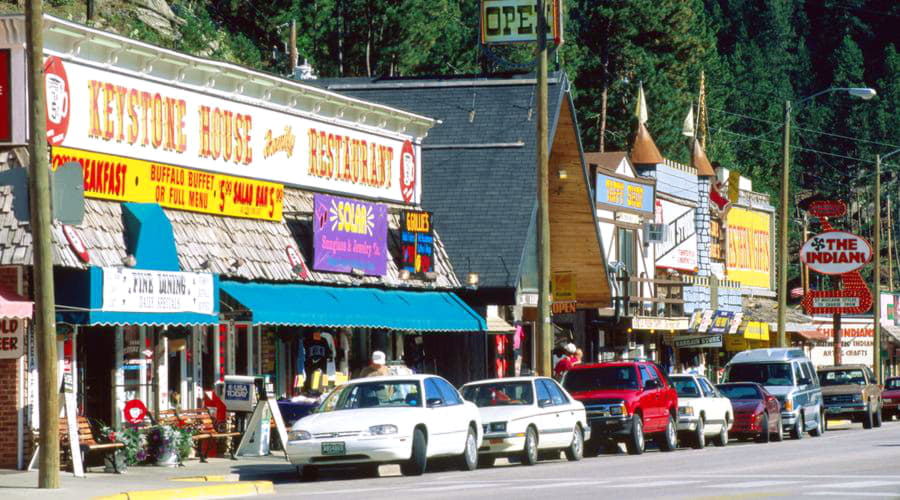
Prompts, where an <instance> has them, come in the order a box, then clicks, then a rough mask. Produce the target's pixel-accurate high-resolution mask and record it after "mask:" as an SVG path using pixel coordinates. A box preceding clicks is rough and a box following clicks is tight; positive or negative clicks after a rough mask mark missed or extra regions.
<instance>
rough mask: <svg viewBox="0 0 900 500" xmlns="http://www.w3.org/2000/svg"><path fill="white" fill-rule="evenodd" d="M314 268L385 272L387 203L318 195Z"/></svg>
mask: <svg viewBox="0 0 900 500" xmlns="http://www.w3.org/2000/svg"><path fill="white" fill-rule="evenodd" d="M314 205H315V208H314V211H313V253H314V259H313V269H315V270H317V271H334V272H339V273H349V272H352V270H353V269H359V270H361V271H362V272H363V273H365V274H367V275H370V276H384V274H385V273H386V272H387V244H386V241H387V229H388V223H387V206H386V205H380V204H375V203H366V202H364V201H357V200H351V199H348V198H338V197H337V196H328V195H324V194H317V195H315V197H314Z"/></svg>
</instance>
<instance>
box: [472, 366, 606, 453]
mask: <svg viewBox="0 0 900 500" xmlns="http://www.w3.org/2000/svg"><path fill="white" fill-rule="evenodd" d="M462 394H463V397H464V398H465V399H466V400H467V401H471V402H473V403H475V405H476V406H478V411H479V412H481V421H482V422H483V424H482V425H483V427H484V442H482V446H481V447H480V448H479V450H478V453H479V456H478V462H479V464H481V465H482V466H485V467H489V466H491V465H493V464H494V460H495V459H496V458H497V457H500V456H507V457H508V456H520V457H521V460H522V463H524V464H526V465H533V464H535V463H536V462H537V461H538V456H539V454H540V452H547V451H550V452H553V451H555V452H556V456H557V457H558V456H559V451H560V450H564V451H565V454H566V458H568V459H569V460H572V461H575V460H581V457H582V456H583V454H584V442H585V440H586V439H588V438H590V427H588V425H587V417H586V415H585V411H584V405H583V404H581V403H580V402H579V401H576V400H574V399H573V398H572V396H570V395H569V393H568V392H566V390H565V389H563V388H562V387H560V386H559V384H557V383H556V381H555V380H553V379H551V378H546V377H515V378H502V379H492V380H483V381H479V382H472V383H470V384H466V385H464V386H463V387H462Z"/></svg>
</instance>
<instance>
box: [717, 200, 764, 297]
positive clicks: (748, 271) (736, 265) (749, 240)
mask: <svg viewBox="0 0 900 500" xmlns="http://www.w3.org/2000/svg"><path fill="white" fill-rule="evenodd" d="M771 219H772V217H771V215H769V214H768V213H766V212H757V211H754V210H748V209H745V208H738V207H732V208H731V210H729V211H728V215H727V220H726V224H727V233H726V238H727V241H728V251H727V254H726V259H725V271H726V273H727V274H728V279H730V280H734V281H738V282H740V283H741V284H742V285H745V286H752V287H757V288H772V285H771V279H772V278H771V277H772V269H771V264H772V262H771V255H772V253H771V249H772V238H771V236H772V234H771Z"/></svg>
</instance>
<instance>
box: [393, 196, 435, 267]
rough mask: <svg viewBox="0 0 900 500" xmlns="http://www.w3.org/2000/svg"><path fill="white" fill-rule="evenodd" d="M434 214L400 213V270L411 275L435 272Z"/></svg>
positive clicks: (405, 211)
mask: <svg viewBox="0 0 900 500" xmlns="http://www.w3.org/2000/svg"><path fill="white" fill-rule="evenodd" d="M433 222H434V214H432V213H431V212H414V211H411V210H403V211H401V212H400V256H401V257H400V258H401V262H400V269H406V270H407V271H409V272H411V273H428V272H432V271H434V225H433Z"/></svg>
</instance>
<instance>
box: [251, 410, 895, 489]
mask: <svg viewBox="0 0 900 500" xmlns="http://www.w3.org/2000/svg"><path fill="white" fill-rule="evenodd" d="M841 427H843V428H841V429H835V428H834V427H832V429H831V430H829V432H827V433H825V436H823V437H820V438H813V437H810V436H809V435H806V436H805V437H804V438H803V439H802V440H800V441H795V440H791V439H785V441H783V442H781V443H774V442H773V443H769V444H757V443H738V442H737V441H734V440H732V441H731V443H730V444H729V445H728V446H727V447H724V448H717V447H714V446H708V447H707V448H706V449H703V450H693V449H688V448H681V449H678V450H676V451H674V452H670V453H663V452H660V451H658V450H656V449H651V450H648V451H647V452H646V453H645V454H644V455H641V456H630V455H626V454H624V453H619V454H617V455H611V454H602V455H600V456H599V457H595V458H585V459H584V460H582V461H580V462H576V463H571V462H567V461H565V460H564V459H563V460H551V461H546V462H541V463H540V464H538V465H536V466H533V467H527V466H523V465H519V464H514V463H513V464H507V463H506V461H505V460H500V461H498V464H497V465H496V466H495V467H493V468H489V469H478V470H476V471H474V472H460V471H458V470H453V469H452V468H448V467H446V466H444V467H443V468H440V469H439V470H436V471H435V470H432V471H430V472H427V473H426V474H425V475H424V476H420V477H403V476H401V475H400V472H399V468H397V467H396V466H382V467H381V468H380V471H379V476H380V477H378V478H374V477H364V476H361V475H359V473H356V472H355V471H353V470H350V469H335V470H331V471H322V474H321V478H320V479H319V480H318V481H317V482H314V483H301V482H299V481H298V480H297V478H296V473H295V471H294V470H293V469H292V468H291V467H290V466H289V465H286V464H284V463H283V462H276V461H273V462H271V464H269V463H266V464H254V465H252V467H253V468H254V469H255V470H252V471H251V470H242V471H241V476H242V479H243V478H244V477H246V476H250V475H252V476H254V479H269V480H272V481H274V482H275V483H276V485H275V488H276V493H277V494H278V495H279V496H296V495H304V496H309V497H312V498H315V497H322V498H333V497H341V498H365V499H367V500H368V499H390V500H396V499H397V498H416V499H421V498H425V499H444V498H452V499H461V498H490V497H494V498H503V497H516V496H518V497H523V498H529V499H531V498H547V499H557V500H558V499H561V498H565V499H570V498H589V497H591V498H596V497H597V496H598V495H609V496H614V497H618V498H700V499H707V498H756V497H800V496H812V497H832V498H842V499H843V498H865V499H871V498H898V499H900V422H885V424H884V426H883V427H881V428H880V429H872V430H863V429H862V428H861V426H860V425H859V424H854V425H852V426H847V425H843V426H841ZM238 469H241V467H238Z"/></svg>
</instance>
